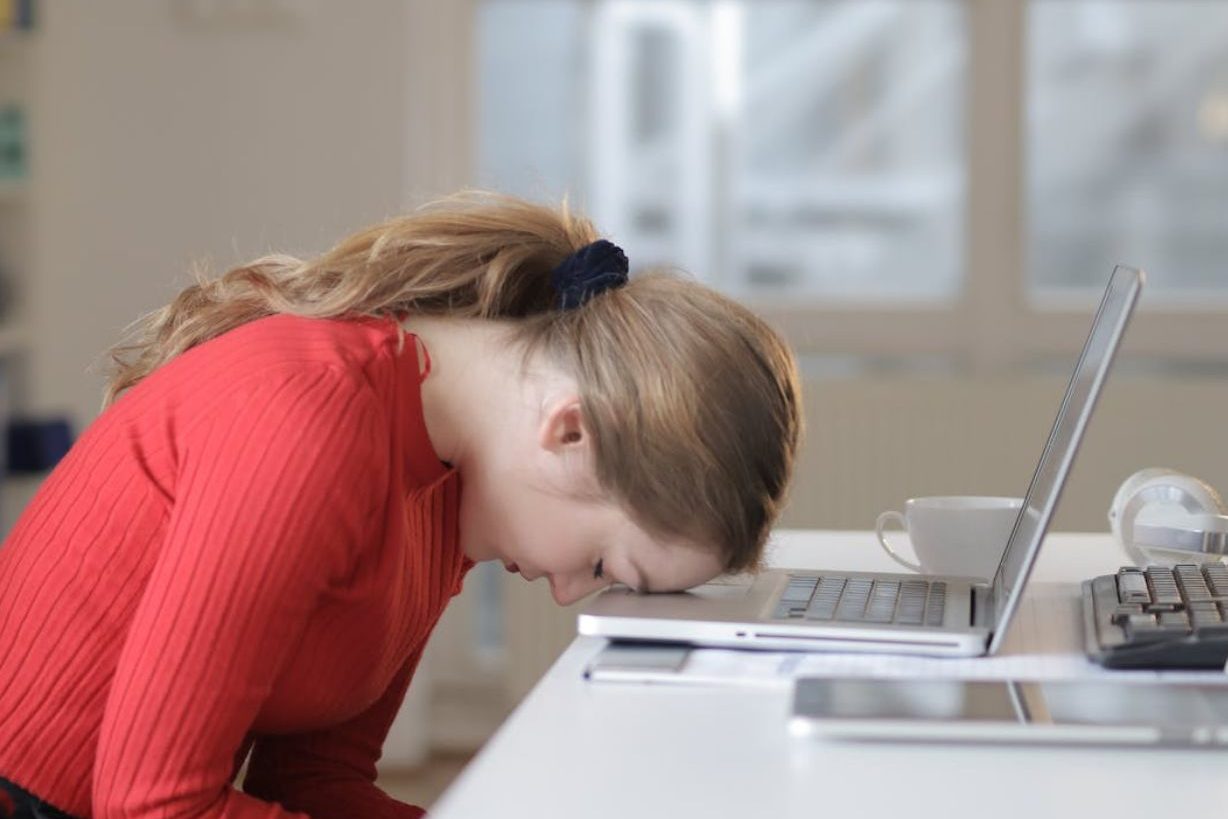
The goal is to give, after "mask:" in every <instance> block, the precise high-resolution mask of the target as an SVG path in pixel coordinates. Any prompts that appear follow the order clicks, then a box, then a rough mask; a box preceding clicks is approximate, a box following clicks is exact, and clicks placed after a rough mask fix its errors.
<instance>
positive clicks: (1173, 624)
mask: <svg viewBox="0 0 1228 819" xmlns="http://www.w3.org/2000/svg"><path fill="white" fill-rule="evenodd" d="M1158 619H1159V626H1160V628H1161V629H1162V630H1163V631H1165V632H1167V633H1169V634H1185V633H1186V632H1188V631H1189V630H1190V618H1189V617H1188V616H1187V615H1186V613H1185V612H1184V611H1165V612H1161V613H1160V614H1159V616H1158Z"/></svg>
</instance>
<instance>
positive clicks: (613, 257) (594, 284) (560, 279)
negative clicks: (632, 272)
mask: <svg viewBox="0 0 1228 819" xmlns="http://www.w3.org/2000/svg"><path fill="white" fill-rule="evenodd" d="M627 269H628V265H627V255H626V254H625V253H623V251H622V248H620V247H619V246H618V245H616V244H614V243H613V242H607V241H606V240H605V239H598V240H597V241H595V242H593V243H592V244H590V245H585V246H584V247H582V248H580V249H579V250H577V251H575V252H574V253H572V254H571V255H570V256H568V257H567V258H566V259H564V260H563V261H561V262H559V266H558V267H556V268H554V272H552V273H551V274H550V284H551V285H552V286H553V287H554V289H555V291H557V292H558V294H559V302H558V306H559V309H560V310H570V309H572V308H573V307H579V306H580V305H582V304H584V303H585V302H586V301H588V300H589V299H591V298H592V297H593V296H596V295H598V294H600V293H604V292H605V291H606V290H609V289H611V288H618V287H622V286H623V285H624V284H626V283H627Z"/></svg>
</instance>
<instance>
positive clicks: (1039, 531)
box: [989, 265, 1145, 654]
mask: <svg viewBox="0 0 1228 819" xmlns="http://www.w3.org/2000/svg"><path fill="white" fill-rule="evenodd" d="M1144 278H1145V276H1144V274H1143V272H1142V271H1141V270H1134V269H1133V268H1129V267H1124V266H1121V265H1119V266H1117V267H1116V268H1115V269H1114V270H1113V276H1112V277H1111V278H1110V279H1109V285H1108V287H1107V288H1106V289H1105V292H1104V298H1103V299H1102V300H1101V302H1100V308H1099V309H1098V310H1097V311H1096V318H1095V320H1094V321H1093V322H1092V329H1091V333H1089V334H1088V336H1087V343H1086V344H1084V345H1083V352H1082V353H1081V354H1080V355H1079V363H1078V364H1076V365H1075V369H1074V375H1072V376H1071V377H1070V384H1069V386H1067V387H1066V395H1065V396H1063V397H1062V405H1061V408H1060V409H1059V410H1058V412H1057V419H1056V420H1055V421H1054V422H1053V429H1052V431H1050V433H1049V441H1048V443H1046V444H1045V450H1044V452H1043V453H1041V456H1040V463H1038V464H1037V465H1036V471H1035V472H1034V473H1033V474H1032V483H1031V484H1030V485H1029V486H1028V492H1027V495H1026V496H1025V497H1024V500H1023V507H1022V508H1021V509H1020V510H1019V517H1017V518H1016V519H1015V527H1014V530H1013V531H1012V532H1011V536H1010V539H1009V540H1007V542H1006V551H1005V552H1003V554H1002V562H1001V563H999V564H998V571H997V573H996V574H995V575H994V579H993V592H994V594H993V600H994V632H993V639H992V641H991V642H990V644H989V653H991V654H992V653H994V652H996V651H997V650H998V648H999V646H1000V644H1001V643H1002V640H1003V639H1005V637H1006V630H1007V627H1008V626H1009V625H1010V622H1011V617H1012V616H1014V614H1015V609H1016V608H1017V607H1018V605H1019V599H1020V597H1022V595H1023V587H1024V586H1025V585H1026V584H1027V581H1028V575H1029V574H1031V572H1032V566H1033V564H1034V563H1035V562H1036V555H1037V553H1038V552H1039V551H1040V543H1041V541H1042V540H1043V539H1044V537H1045V530H1046V529H1048V527H1049V521H1050V520H1051V519H1052V518H1053V512H1054V510H1055V509H1056V508H1057V501H1058V497H1059V496H1060V495H1061V494H1062V486H1063V485H1064V484H1065V483H1066V475H1067V474H1068V473H1069V472H1070V465H1071V463H1073V462H1074V457H1075V453H1076V452H1077V451H1078V449H1079V442H1080V441H1081V440H1082V438H1083V431H1084V429H1085V428H1086V426H1087V421H1088V419H1089V418H1091V415H1092V410H1093V409H1094V408H1095V406H1096V399H1097V398H1098V397H1099V395H1100V389H1101V387H1103V386H1104V381H1105V378H1106V377H1107V376H1108V373H1109V367H1110V366H1111V365H1112V363H1113V356H1114V354H1115V353H1116V352H1117V346H1118V344H1119V343H1120V342H1121V337H1122V335H1123V334H1124V333H1125V330H1126V323H1127V322H1128V321H1129V319H1130V314H1131V312H1132V311H1133V310H1134V304H1135V302H1136V301H1137V300H1138V294H1139V291H1140V290H1141V289H1142V286H1143V281H1144Z"/></svg>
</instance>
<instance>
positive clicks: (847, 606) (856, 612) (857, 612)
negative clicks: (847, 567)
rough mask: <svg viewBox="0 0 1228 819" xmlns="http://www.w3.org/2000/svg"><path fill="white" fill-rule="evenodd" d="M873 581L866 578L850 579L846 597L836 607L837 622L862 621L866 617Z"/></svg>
mask: <svg viewBox="0 0 1228 819" xmlns="http://www.w3.org/2000/svg"><path fill="white" fill-rule="evenodd" d="M872 585H873V581H872V580H868V579H866V578H860V577H853V578H850V579H849V581H848V583H847V585H845V587H844V596H843V597H841V598H840V605H839V606H837V607H836V619H837V620H852V621H858V620H861V619H862V617H863V616H864V615H865V610H866V601H867V600H869V598H870V588H871V586H872Z"/></svg>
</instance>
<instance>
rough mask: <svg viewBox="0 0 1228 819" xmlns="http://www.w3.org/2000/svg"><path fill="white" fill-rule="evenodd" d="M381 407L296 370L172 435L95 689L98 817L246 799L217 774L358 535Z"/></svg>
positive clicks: (232, 809) (364, 395) (381, 435)
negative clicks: (165, 507)
mask: <svg viewBox="0 0 1228 819" xmlns="http://www.w3.org/2000/svg"><path fill="white" fill-rule="evenodd" d="M380 417H381V413H380V408H379V406H378V404H377V402H376V399H375V396H374V394H373V393H372V392H371V390H370V388H369V387H367V386H366V385H365V384H364V383H362V382H356V381H355V379H353V378H352V377H350V376H348V375H347V374H345V373H342V372H338V371H334V370H331V369H328V368H324V367H306V368H302V369H299V370H296V371H294V372H292V373H283V374H280V375H278V376H276V377H268V378H265V379H262V380H261V381H259V382H257V383H252V384H250V385H246V386H243V387H241V388H236V389H234V390H233V392H232V394H231V395H228V396H227V397H226V399H225V400H224V401H222V402H221V403H220V404H219V405H217V407H216V408H215V409H214V410H213V411H212V412H211V413H210V415H209V417H208V418H206V419H203V420H201V421H199V422H198V423H196V424H195V425H194V426H193V427H192V428H191V430H190V431H187V432H185V433H184V436H183V440H182V441H181V442H180V443H181V446H180V456H179V471H178V477H177V481H176V486H175V499H174V504H173V507H172V510H171V514H170V518H169V520H168V522H167V525H166V530H165V537H164V540H163V542H162V543H161V544H160V545H159V546H158V547H157V548H159V553H158V556H157V560H156V562H155V564H154V566H153V570H152V572H151V574H150V576H149V578H148V581H147V583H146V586H145V589H144V592H143V594H142V596H141V598H140V601H139V603H138V604H137V607H136V610H135V611H134V612H133V613H132V617H131V623H130V627H129V629H128V631H127V634H126V637H125V642H124V645H123V647H122V649H121V650H120V653H119V663H118V666H117V668H116V670H115V675H114V679H113V683H112V686H111V690H110V692H109V694H108V697H107V702H106V708H105V712H104V717H103V722H102V726H101V730H100V735H99V739H98V754H97V760H96V763H95V774H94V802H95V805H94V808H95V815H97V816H108V815H113V814H112V813H111V811H112V810H113V811H114V815H123V816H143V815H146V814H149V815H153V814H155V813H158V812H160V811H163V810H166V809H167V808H173V809H174V810H175V811H176V812H182V813H183V814H184V815H213V814H214V813H216V815H243V814H244V809H243V806H244V805H245V804H246V803H247V802H251V803H253V805H256V804H258V803H256V802H255V800H252V799H251V798H250V797H247V796H244V795H243V794H238V793H237V792H234V791H232V790H231V789H230V787H229V783H228V778H229V776H230V774H231V769H232V767H233V759H234V755H235V753H236V751H237V749H238V748H239V746H240V745H241V743H242V742H243V739H244V736H245V734H246V733H247V731H248V730H249V729H250V726H251V724H252V721H253V719H254V718H255V716H256V714H257V713H258V712H259V710H260V707H261V705H262V703H263V702H264V701H265V699H266V698H267V697H268V695H269V693H270V691H271V689H272V686H273V683H274V681H275V680H276V678H277V674H278V671H279V669H280V668H281V667H282V665H283V664H284V662H285V659H286V657H287V656H288V653H289V652H290V651H291V650H293V647H294V646H295V644H296V642H297V639H298V637H299V636H300V635H301V634H302V632H303V629H304V626H305V624H306V621H307V619H308V617H309V616H310V614H311V612H312V610H313V609H314V607H315V605H316V603H317V601H318V599H319V597H320V595H321V593H322V592H324V591H325V590H326V589H327V588H328V587H329V585H330V584H332V583H334V582H336V581H337V580H338V579H339V578H341V577H343V576H344V574H345V572H346V570H347V567H348V566H349V564H350V562H351V560H352V558H353V556H354V555H355V554H356V552H357V551H358V550H359V549H360V548H361V546H362V544H363V543H364V541H365V539H366V537H367V531H366V530H367V527H368V525H369V520H370V514H369V512H370V510H371V508H372V506H373V502H374V501H375V500H376V499H381V500H382V498H383V496H384V486H383V483H384V482H385V481H386V479H387V474H386V470H384V469H381V468H380V466H379V465H380V464H381V463H383V462H384V461H386V458H387V440H386V438H387V431H386V425H385V424H381V423H380ZM268 807H269V806H268V805H262V806H260V808H259V810H260V811H261V812H260V814H259V815H261V816H266V815H268V813H267V811H268ZM159 815H160V813H159Z"/></svg>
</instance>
